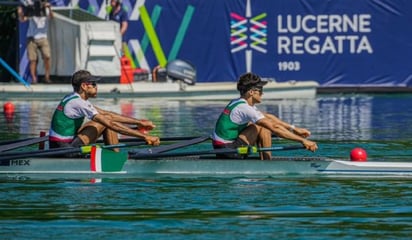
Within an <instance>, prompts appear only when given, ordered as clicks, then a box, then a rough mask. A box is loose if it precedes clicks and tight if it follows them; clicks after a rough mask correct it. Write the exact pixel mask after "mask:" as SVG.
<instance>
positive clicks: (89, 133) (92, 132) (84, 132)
mask: <svg viewBox="0 0 412 240" xmlns="http://www.w3.org/2000/svg"><path fill="white" fill-rule="evenodd" d="M105 129H106V127H105V126H103V125H102V124H100V123H98V122H95V121H89V122H87V123H85V124H84V125H83V126H82V127H81V128H80V129H79V132H78V134H77V137H78V138H80V139H81V140H82V142H83V143H84V145H89V144H90V143H95V142H96V141H97V139H98V138H99V137H100V136H101V135H102V133H103V131H104V130H105Z"/></svg>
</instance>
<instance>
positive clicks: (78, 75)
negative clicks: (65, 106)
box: [71, 70, 100, 92]
mask: <svg viewBox="0 0 412 240" xmlns="http://www.w3.org/2000/svg"><path fill="white" fill-rule="evenodd" d="M99 80H100V78H98V77H96V76H93V75H92V74H91V73H90V72H89V71H87V70H79V71H77V72H75V73H73V75H72V80H71V81H72V86H73V90H74V91H75V92H77V91H79V89H80V85H82V83H84V82H96V81H99Z"/></svg>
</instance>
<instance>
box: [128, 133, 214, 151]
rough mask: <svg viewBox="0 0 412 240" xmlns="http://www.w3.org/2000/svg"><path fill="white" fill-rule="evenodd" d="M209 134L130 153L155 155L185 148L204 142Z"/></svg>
mask: <svg viewBox="0 0 412 240" xmlns="http://www.w3.org/2000/svg"><path fill="white" fill-rule="evenodd" d="M208 139H209V137H208V136H203V137H197V138H193V139H190V140H188V141H184V142H178V143H174V144H169V145H165V146H160V147H153V148H145V149H141V150H137V151H130V152H129V154H148V155H153V154H158V153H163V152H167V151H171V150H175V149H178V148H183V147H188V146H191V145H194V144H197V143H201V142H204V141H206V140H208Z"/></svg>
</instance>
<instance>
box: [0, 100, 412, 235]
mask: <svg viewBox="0 0 412 240" xmlns="http://www.w3.org/2000/svg"><path fill="white" fill-rule="evenodd" d="M411 100H412V96H411V95H391V96H385V95H378V96H357V95H355V96H351V95H350V96H328V95H327V96H320V97H318V98H317V99H314V100H306V101H301V100H299V101H292V100H284V101H271V102H266V103H265V104H264V105H262V106H261V108H262V109H263V110H265V111H270V112H273V113H275V114H277V115H279V116H280V117H281V118H282V119H284V120H286V121H288V122H292V123H293V124H295V125H297V126H305V127H307V128H309V129H310V130H311V132H312V139H314V140H316V141H317V142H318V144H319V147H320V149H319V151H318V152H316V153H314V154H313V153H310V152H306V151H302V150H299V151H298V152H294V151H288V152H282V153H279V154H285V155H296V154H299V155H306V156H332V157H345V156H348V154H349V151H350V150H351V149H352V148H354V147H356V146H361V147H363V148H365V149H366V150H367V152H368V155H369V158H370V159H379V160H384V161H385V160H390V161H412V147H411V145H412V143H411V142H412V141H411V140H412V128H411V127H410V126H411V125H412V124H411V123H412V120H411V119H412V111H411V109H412V101H411ZM14 103H15V104H16V113H15V116H14V118H13V121H10V122H7V121H6V119H5V118H0V138H1V139H10V138H20V137H21V138H25V137H32V136H38V133H39V131H41V130H45V129H48V124H49V120H50V116H51V113H52V110H53V109H52V108H53V107H54V106H55V104H57V102H56V101H55V102H53V101H49V102H32V101H16V102H14ZM96 103H97V104H99V106H102V107H104V108H105V109H110V110H113V111H118V112H123V113H125V114H129V115H131V116H135V117H141V118H149V119H151V120H153V121H154V122H155V123H156V124H157V128H156V130H155V131H154V132H153V133H154V134H157V135H159V136H163V137H164V136H188V135H191V136H198V135H207V134H209V133H210V132H211V130H212V129H213V125H214V119H216V117H217V115H218V114H219V112H220V111H221V109H222V108H223V107H224V105H225V104H226V102H220V101H213V102H187V101H169V102H164V101H160V100H153V101H146V100H145V101H140V100H137V99H132V100H131V99H126V100H108V99H100V100H97V101H96ZM274 144H279V145H282V144H285V145H287V144H291V142H290V141H285V140H278V139H275V140H274ZM206 147H207V146H206ZM0 192H1V199H0V236H1V238H2V239H45V238H47V239H74V238H76V239H118V238H123V239H333V238H339V239H351V240H352V239H409V238H410V236H411V235H412V182H411V179H410V178H402V177H398V178H377V177H374V178H344V177H340V178H339V177H307V176H306V177H305V176H300V177H299V176H279V177H276V176H275V177H260V178H250V177H249V178H248V177H242V176H239V177H234V178H219V177H196V176H194V177H190V178H189V177H155V176H152V177H150V176H149V177H147V178H132V179H103V180H102V182H94V181H92V180H91V179H55V180H30V179H24V178H22V179H15V178H10V179H7V178H5V179H1V180H0Z"/></svg>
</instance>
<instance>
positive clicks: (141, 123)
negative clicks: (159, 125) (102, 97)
mask: <svg viewBox="0 0 412 240" xmlns="http://www.w3.org/2000/svg"><path fill="white" fill-rule="evenodd" d="M95 108H96V109H97V111H98V112H99V113H100V114H102V115H104V116H106V117H110V118H111V119H112V121H114V122H119V123H123V124H133V125H137V126H138V127H145V128H149V129H153V128H155V127H156V125H154V124H153V122H152V121H148V120H146V119H144V120H142V119H136V118H132V117H128V116H124V115H121V114H118V113H115V112H111V111H106V110H103V109H101V108H98V107H95Z"/></svg>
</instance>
